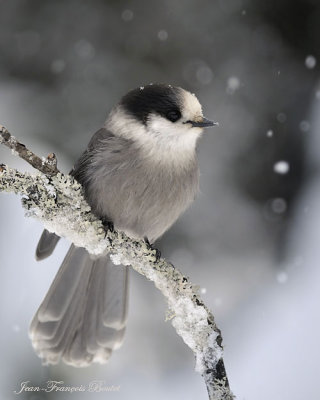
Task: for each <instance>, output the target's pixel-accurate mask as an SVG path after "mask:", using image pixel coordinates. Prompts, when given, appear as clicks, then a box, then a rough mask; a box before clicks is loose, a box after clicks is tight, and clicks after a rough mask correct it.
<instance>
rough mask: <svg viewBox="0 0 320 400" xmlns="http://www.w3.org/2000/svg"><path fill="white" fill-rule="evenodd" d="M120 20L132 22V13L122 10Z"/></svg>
mask: <svg viewBox="0 0 320 400" xmlns="http://www.w3.org/2000/svg"><path fill="white" fill-rule="evenodd" d="M121 18H122V20H123V21H125V22H129V21H132V19H133V11H132V10H124V11H123V12H122V14H121Z"/></svg>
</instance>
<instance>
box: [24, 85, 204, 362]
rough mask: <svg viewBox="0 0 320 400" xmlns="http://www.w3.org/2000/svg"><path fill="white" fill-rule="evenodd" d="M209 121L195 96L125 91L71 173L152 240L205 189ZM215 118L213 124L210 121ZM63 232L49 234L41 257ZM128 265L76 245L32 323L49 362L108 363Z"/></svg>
mask: <svg viewBox="0 0 320 400" xmlns="http://www.w3.org/2000/svg"><path fill="white" fill-rule="evenodd" d="M208 125H210V121H208V120H206V119H204V117H203V115H202V110H201V106H200V103H199V102H198V100H197V99H196V97H195V96H193V95H191V94H190V93H189V92H186V91H185V90H183V89H181V88H174V87H171V86H167V85H149V86H146V87H145V88H143V89H136V90H133V91H131V92H129V93H128V94H127V95H126V96H124V97H123V99H122V100H121V102H120V103H119V105H118V106H116V107H115V108H114V109H113V111H112V112H111V114H110V115H109V117H108V119H107V121H106V123H105V126H104V127H103V128H102V129H100V130H99V131H98V132H96V133H95V135H94V136H93V137H92V139H91V141H90V142H89V145H88V147H87V149H86V150H85V152H84V153H83V154H82V156H81V157H80V159H79V160H78V162H77V163H76V164H75V167H74V169H73V170H72V172H71V173H72V175H74V177H75V178H76V179H77V180H78V181H79V182H80V183H81V184H82V185H83V188H84V192H85V196H86V199H87V201H88V203H89V204H90V205H91V207H92V210H93V212H94V213H95V214H96V215H97V216H98V217H100V218H103V219H105V220H109V221H112V222H113V224H114V226H115V228H116V229H117V230H122V231H125V232H126V233H127V234H128V235H130V236H133V237H137V238H148V239H149V241H150V242H152V243H153V242H154V241H155V240H156V239H157V238H159V237H160V236H161V235H163V233H164V232H165V231H166V230H167V229H168V228H169V227H170V226H171V225H172V224H173V223H174V222H175V221H176V220H177V218H178V217H179V215H180V214H181V213H182V212H183V211H184V210H185V209H186V208H187V207H188V206H189V205H190V203H191V202H192V201H193V200H194V197H195V195H196V193H197V190H198V175H199V173H198V165H197V159H196V143H197V139H198V137H199V136H200V134H201V132H202V126H208ZM211 125H212V124H211ZM58 240H59V237H58V236H56V235H55V234H52V233H49V232H47V231H44V233H43V234H42V237H41V239H40V241H39V244H38V247H37V250H36V256H37V258H38V259H43V258H45V257H47V256H49V255H50V254H51V253H52V251H53V250H54V248H55V246H56V244H57V242H58ZM127 288H128V269H127V267H123V266H116V267H115V266H113V265H112V262H111V260H110V258H109V257H108V256H107V257H102V258H98V259H93V258H91V257H90V255H89V254H88V253H87V252H86V251H85V250H84V249H82V248H76V247H75V246H74V245H72V246H71V247H70V249H69V251H68V253H67V255H66V257H65V259H64V261H63V264H62V265H61V267H60V269H59V271H58V273H57V276H56V277H55V280H54V281H53V283H52V285H51V287H50V289H49V291H48V293H47V295H46V297H45V299H44V301H43V303H42V304H41V306H40V308H39V310H38V311H37V313H36V315H35V317H34V319H33V321H32V323H31V326H30V336H31V339H32V343H33V346H34V348H35V350H36V352H37V353H38V354H39V356H40V357H41V358H42V359H43V360H44V362H46V363H52V364H54V363H57V362H59V361H60V359H62V360H63V361H64V362H66V363H68V364H71V365H73V366H86V365H89V364H90V363H92V362H101V363H102V362H106V361H107V360H108V359H109V357H110V355H111V352H112V350H114V349H116V348H118V347H119V346H120V345H121V343H122V340H123V335H124V330H125V323H126V316H127V298H128V290H127Z"/></svg>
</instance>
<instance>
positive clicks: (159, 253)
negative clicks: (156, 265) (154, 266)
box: [144, 237, 161, 262]
mask: <svg viewBox="0 0 320 400" xmlns="http://www.w3.org/2000/svg"><path fill="white" fill-rule="evenodd" d="M144 241H145V242H146V244H147V247H148V249H150V250H154V251H155V253H156V254H155V257H156V262H157V261H159V260H160V258H161V251H160V250H158V249H157V248H155V247H154V246H153V244H151V243H150V242H149V239H148V238H147V237H145V238H144Z"/></svg>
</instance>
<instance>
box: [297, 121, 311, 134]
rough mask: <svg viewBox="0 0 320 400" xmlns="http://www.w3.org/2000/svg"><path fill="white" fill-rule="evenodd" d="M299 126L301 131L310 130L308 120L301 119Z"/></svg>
mask: <svg viewBox="0 0 320 400" xmlns="http://www.w3.org/2000/svg"><path fill="white" fill-rule="evenodd" d="M299 127H300V130H301V131H302V132H308V131H309V130H310V123H309V122H308V121H301V122H300V125H299Z"/></svg>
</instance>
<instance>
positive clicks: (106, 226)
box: [101, 218, 114, 235]
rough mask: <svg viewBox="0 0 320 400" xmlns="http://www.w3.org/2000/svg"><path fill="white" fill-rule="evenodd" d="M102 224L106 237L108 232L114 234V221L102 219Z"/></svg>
mask: <svg viewBox="0 0 320 400" xmlns="http://www.w3.org/2000/svg"><path fill="white" fill-rule="evenodd" d="M101 222H102V225H103V227H104V231H105V233H106V235H107V233H108V232H111V233H113V232H114V225H113V222H112V221H109V220H108V219H106V218H102V219H101Z"/></svg>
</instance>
